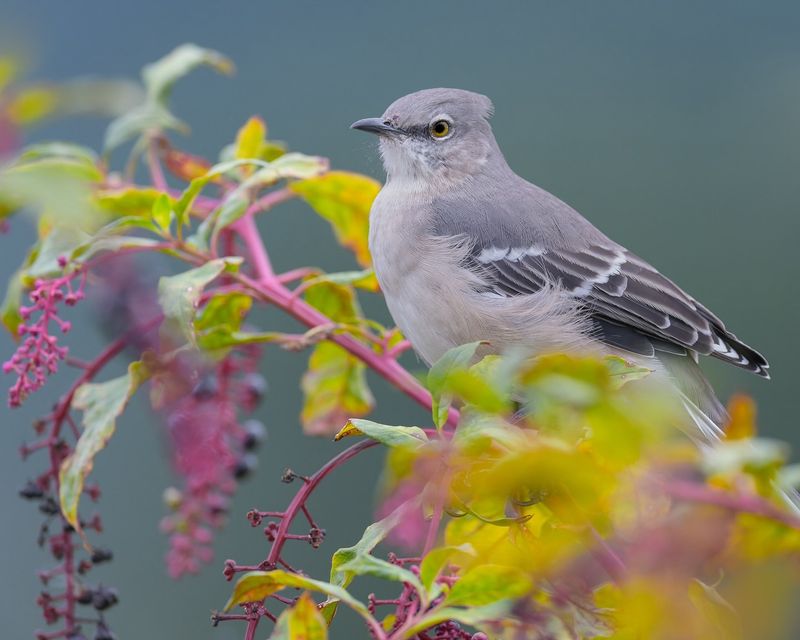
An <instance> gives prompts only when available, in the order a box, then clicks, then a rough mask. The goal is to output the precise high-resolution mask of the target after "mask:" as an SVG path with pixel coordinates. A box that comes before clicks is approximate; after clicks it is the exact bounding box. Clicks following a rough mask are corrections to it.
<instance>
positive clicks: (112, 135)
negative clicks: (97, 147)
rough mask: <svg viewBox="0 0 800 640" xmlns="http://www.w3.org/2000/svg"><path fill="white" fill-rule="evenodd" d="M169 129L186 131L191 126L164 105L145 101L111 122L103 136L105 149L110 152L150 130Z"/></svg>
mask: <svg viewBox="0 0 800 640" xmlns="http://www.w3.org/2000/svg"><path fill="white" fill-rule="evenodd" d="M167 129H174V130H175V131H180V132H182V133H186V132H188V130H189V127H188V126H187V125H186V123H184V122H183V121H181V120H179V119H178V118H176V117H175V116H174V115H172V114H171V113H170V112H169V110H168V109H167V108H166V107H164V106H163V105H161V104H157V103H154V102H145V103H144V104H141V105H139V106H138V107H135V108H134V109H132V110H130V111H128V113H125V114H123V115H121V116H120V117H118V118H116V119H115V120H112V121H111V122H110V123H109V125H108V128H107V129H106V133H105V136H104V138H103V151H104V152H105V153H106V154H108V153H109V152H111V151H113V150H114V149H116V148H117V147H120V146H122V145H123V144H125V143H126V142H128V141H129V140H133V139H134V138H137V137H139V136H140V135H142V134H144V133H146V132H148V131H154V132H155V131H163V130H167Z"/></svg>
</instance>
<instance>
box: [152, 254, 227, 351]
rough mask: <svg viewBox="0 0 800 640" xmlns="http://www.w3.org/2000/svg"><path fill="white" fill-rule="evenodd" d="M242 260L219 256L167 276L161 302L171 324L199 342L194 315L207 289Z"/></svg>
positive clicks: (160, 291)
mask: <svg viewBox="0 0 800 640" xmlns="http://www.w3.org/2000/svg"><path fill="white" fill-rule="evenodd" d="M240 262H241V258H239V259H233V258H219V259H217V260H211V261H209V262H207V263H206V264H204V265H203V266H201V267H197V268H196V269H190V270H189V271H185V272H183V273H180V274H178V275H175V276H163V277H162V278H161V279H160V280H159V281H158V301H159V304H160V305H161V308H162V309H163V311H164V317H165V322H166V325H167V327H168V328H169V329H172V330H173V331H175V332H177V334H178V335H183V337H185V338H186V339H187V340H188V342H189V343H190V344H192V345H195V344H196V339H195V332H194V318H195V314H196V312H197V303H198V301H199V300H200V296H201V295H202V293H203V288H204V287H205V286H206V285H207V284H208V283H209V282H211V281H212V280H213V279H214V278H216V277H217V276H219V275H220V274H221V273H222V272H223V271H225V270H230V269H232V268H234V267H235V266H236V265H238V264H239V263H240Z"/></svg>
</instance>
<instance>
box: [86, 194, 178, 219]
mask: <svg viewBox="0 0 800 640" xmlns="http://www.w3.org/2000/svg"><path fill="white" fill-rule="evenodd" d="M162 197H164V198H166V199H167V204H168V205H169V206H170V207H171V206H172V201H171V199H170V198H169V196H167V195H166V194H164V193H162V192H161V191H159V190H158V189H152V188H149V187H125V188H123V189H102V190H99V191H97V192H95V194H94V201H95V202H96V203H97V206H98V207H99V208H100V209H101V210H103V211H107V212H108V213H110V214H112V215H113V216H114V217H122V216H140V217H144V218H150V217H151V215H152V214H153V208H154V207H155V204H156V202H157V201H158V200H159V199H160V198H162Z"/></svg>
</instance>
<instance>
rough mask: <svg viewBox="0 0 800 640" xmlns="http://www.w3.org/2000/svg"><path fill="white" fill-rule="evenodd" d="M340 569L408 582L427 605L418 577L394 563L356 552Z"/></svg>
mask: <svg viewBox="0 0 800 640" xmlns="http://www.w3.org/2000/svg"><path fill="white" fill-rule="evenodd" d="M339 569H340V570H341V571H345V572H349V573H353V574H355V575H357V576H373V577H375V578H381V579H382V580H389V581H391V582H404V583H407V584H410V585H411V586H413V587H414V589H416V591H417V593H418V594H419V597H420V600H421V601H422V603H423V605H427V602H428V599H427V592H426V591H425V588H424V587H423V586H422V583H421V582H420V581H419V578H417V576H415V575H414V574H413V573H411V572H410V571H409V570H408V569H403V567H400V566H398V565H396V564H392V563H391V562H388V561H386V560H381V559H380V558H376V557H375V556H372V555H369V554H366V553H364V554H357V555H356V556H355V557H354V558H353V559H352V560H349V561H348V562H345V563H344V564H343V565H341V567H339Z"/></svg>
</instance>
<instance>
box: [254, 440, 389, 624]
mask: <svg viewBox="0 0 800 640" xmlns="http://www.w3.org/2000/svg"><path fill="white" fill-rule="evenodd" d="M377 444H378V443H377V442H375V441H374V440H363V441H361V442H359V443H357V444H354V445H353V446H352V447H350V448H349V449H345V450H344V451H342V452H341V453H340V454H339V455H337V456H335V457H334V458H331V459H330V460H329V461H328V462H327V463H326V464H325V465H324V466H323V467H321V468H320V469H319V471H317V472H316V473H315V474H314V475H313V476H311V477H310V478H308V482H304V483H303V486H302V487H301V488H300V491H298V492H297V493H296V494H295V496H294V498H292V501H291V502H290V503H289V506H288V507H287V508H286V511H285V512H284V514H283V517H282V518H281V522H280V525H279V526H278V530H277V532H276V533H275V542H273V543H272V548H271V549H270V550H269V555H268V556H267V559H266V561H265V562H264V564H265V565H266V566H268V567H275V566H276V565H277V564H278V560H279V559H280V555H281V551H282V550H283V545H284V544H285V543H286V540H287V539H288V537H287V536H288V534H289V526H290V525H291V524H292V521H293V520H294V518H295V516H297V514H298V512H301V511H302V510H303V509H304V507H305V504H306V501H307V500H308V498H309V496H310V495H311V493H312V492H313V491H314V489H316V488H317V486H318V485H319V483H320V482H322V480H323V479H324V478H325V477H326V476H327V475H328V474H329V473H330V472H331V471H333V470H334V469H336V468H338V467H340V466H341V465H343V464H344V463H345V462H347V461H348V460H350V458H353V457H355V456H357V455H358V454H359V453H361V452H362V451H365V450H367V449H369V448H371V447H374V446H375V445H377ZM259 620H260V616H257V617H254V618H251V619H250V620H248V623H247V631H246V633H245V640H253V638H255V633H256V627H257V626H258V622H259ZM369 622H370V628H372V629H373V632H375V633H376V636H375V637H376V638H378V639H379V640H382V639H383V638H385V637H386V634H385V633H384V632H383V629H382V628H381V627H380V625H378V624H377V621H374V620H373V621H369ZM373 622H375V624H374V625H373Z"/></svg>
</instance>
